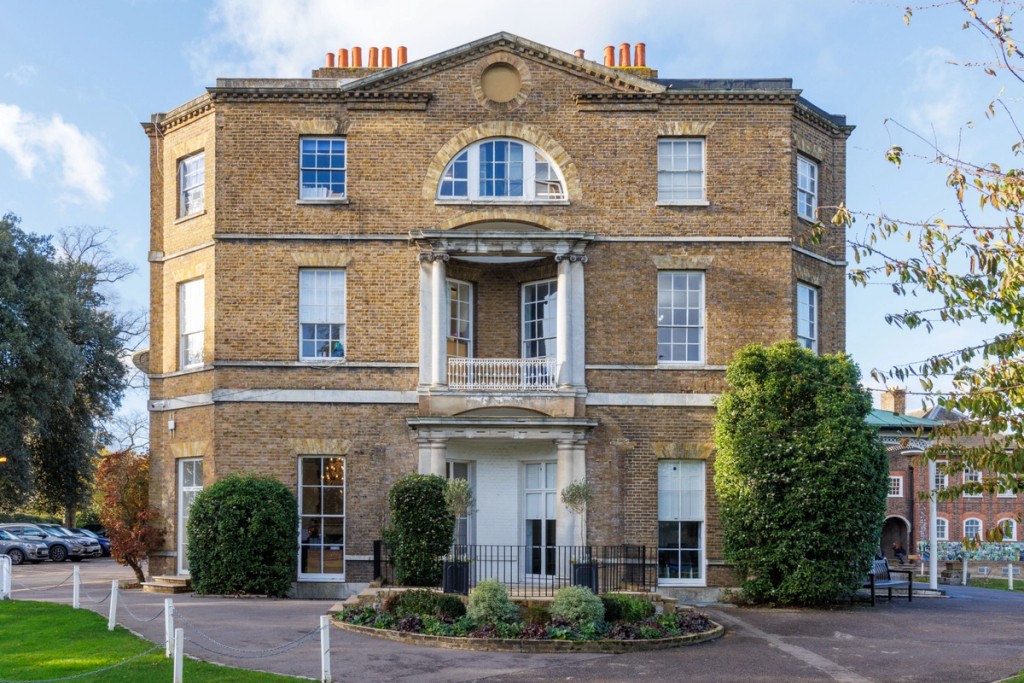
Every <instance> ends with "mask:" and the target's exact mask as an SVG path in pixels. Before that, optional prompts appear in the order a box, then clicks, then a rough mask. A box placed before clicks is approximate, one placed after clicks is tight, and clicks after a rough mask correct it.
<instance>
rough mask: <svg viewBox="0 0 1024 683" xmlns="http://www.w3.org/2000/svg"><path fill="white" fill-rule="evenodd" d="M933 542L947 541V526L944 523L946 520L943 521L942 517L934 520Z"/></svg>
mask: <svg viewBox="0 0 1024 683" xmlns="http://www.w3.org/2000/svg"><path fill="white" fill-rule="evenodd" d="M935 540H937V541H948V540H949V525H948V524H947V523H946V520H944V519H943V518H942V517H936V518H935Z"/></svg>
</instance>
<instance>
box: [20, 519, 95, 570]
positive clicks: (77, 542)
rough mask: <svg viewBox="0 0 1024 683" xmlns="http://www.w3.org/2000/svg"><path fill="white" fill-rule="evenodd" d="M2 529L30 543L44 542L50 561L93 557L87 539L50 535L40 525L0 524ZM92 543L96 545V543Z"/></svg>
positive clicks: (21, 523) (73, 560) (75, 560)
mask: <svg viewBox="0 0 1024 683" xmlns="http://www.w3.org/2000/svg"><path fill="white" fill-rule="evenodd" d="M0 529H4V530H5V531H7V532H8V533H11V534H14V535H15V536H17V537H18V538H22V539H26V540H30V541H43V542H44V543H46V547H47V549H48V550H49V555H50V560H52V561H53V562H63V561H64V560H71V561H72V562H77V561H79V560H81V559H82V558H84V557H87V556H90V557H91V553H90V554H88V555H87V554H86V545H85V543H86V542H85V539H83V538H81V537H79V536H63V535H59V534H53V533H49V532H47V531H44V530H43V528H42V527H41V526H40V525H38V524H26V523H24V522H11V523H9V524H0ZM69 533H70V532H69ZM92 542H93V543H95V541H92ZM100 552H101V551H100V550H99V544H98V543H97V544H96V554H99V553H100Z"/></svg>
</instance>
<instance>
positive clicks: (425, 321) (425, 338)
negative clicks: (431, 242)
mask: <svg viewBox="0 0 1024 683" xmlns="http://www.w3.org/2000/svg"><path fill="white" fill-rule="evenodd" d="M430 256H431V255H430V254H420V385H421V386H426V385H428V384H430V380H431V378H432V377H433V369H432V365H431V362H432V361H433V358H434V343H433V339H434V334H433V324H434V319H433V318H434V314H433V307H434V300H433V297H432V294H431V287H432V284H431V277H432V276H431V270H432V268H433V266H432V265H431V263H430Z"/></svg>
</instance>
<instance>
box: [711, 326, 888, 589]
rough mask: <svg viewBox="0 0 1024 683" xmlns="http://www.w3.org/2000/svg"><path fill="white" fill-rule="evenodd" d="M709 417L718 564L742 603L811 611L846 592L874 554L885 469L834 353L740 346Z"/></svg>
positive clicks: (860, 394)
mask: <svg viewBox="0 0 1024 683" xmlns="http://www.w3.org/2000/svg"><path fill="white" fill-rule="evenodd" d="M726 379H727V380H728V383H729V385H730V387H731V388H730V390H729V391H728V392H727V393H725V394H724V395H723V396H722V398H721V400H720V401H719V402H718V412H717V416H716V418H715V445H716V447H717V455H716V459H715V489H716V491H717V494H718V500H719V515H720V518H721V522H722V527H723V531H724V541H725V557H726V559H727V560H728V561H730V562H732V563H734V565H735V567H736V569H737V571H738V572H739V574H740V576H741V577H743V578H744V582H743V592H744V595H745V597H747V598H749V599H751V600H754V601H757V602H775V603H779V604H823V603H827V602H829V601H832V600H835V599H838V598H843V597H846V596H849V595H851V594H852V593H853V592H854V591H856V590H857V588H858V587H859V586H860V585H861V582H862V580H863V577H864V575H865V573H866V571H867V568H868V565H869V564H870V563H871V560H872V558H873V557H874V554H875V552H876V551H877V549H878V539H879V535H880V533H881V528H882V522H883V519H884V516H885V497H886V492H887V485H888V472H889V470H888V461H887V457H886V453H885V449H884V447H883V446H882V444H881V442H880V441H879V439H878V436H877V433H876V432H875V430H874V429H873V428H871V427H869V426H868V425H867V423H866V422H865V417H866V416H867V414H868V412H869V411H870V410H871V397H870V395H869V394H868V393H867V392H865V391H863V390H862V389H860V388H859V386H858V382H859V380H860V372H859V370H858V369H857V366H856V365H855V364H854V363H853V362H852V361H851V360H850V359H849V357H847V356H845V355H834V356H817V355H815V354H813V353H811V352H810V351H807V350H806V349H803V348H801V347H799V346H798V345H797V344H796V343H794V342H781V343H779V344H776V345H774V346H772V347H768V348H766V347H763V346H748V347H747V348H745V349H743V350H742V351H740V352H739V353H738V354H737V355H736V357H735V358H734V359H733V361H732V363H731V364H730V365H729V368H728V371H727V373H726Z"/></svg>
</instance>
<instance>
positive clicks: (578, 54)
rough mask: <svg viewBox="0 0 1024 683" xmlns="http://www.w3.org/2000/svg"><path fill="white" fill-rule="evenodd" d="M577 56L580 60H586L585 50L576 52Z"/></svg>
mask: <svg viewBox="0 0 1024 683" xmlns="http://www.w3.org/2000/svg"><path fill="white" fill-rule="evenodd" d="M575 54H576V56H577V57H579V58H580V59H585V57H584V56H583V55H584V52H583V50H576V52H575Z"/></svg>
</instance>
